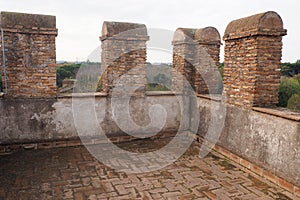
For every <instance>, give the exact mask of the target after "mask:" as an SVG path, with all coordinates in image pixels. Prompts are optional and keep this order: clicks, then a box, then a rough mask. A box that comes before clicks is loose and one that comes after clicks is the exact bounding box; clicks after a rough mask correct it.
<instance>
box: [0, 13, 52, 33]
mask: <svg viewBox="0 0 300 200" xmlns="http://www.w3.org/2000/svg"><path fill="white" fill-rule="evenodd" d="M0 26H1V28H2V29H3V31H4V32H12V33H27V34H46V35H57V29H56V17H55V16H52V15H40V14H29V13H16V12H3V11H2V12H1V13H0Z"/></svg>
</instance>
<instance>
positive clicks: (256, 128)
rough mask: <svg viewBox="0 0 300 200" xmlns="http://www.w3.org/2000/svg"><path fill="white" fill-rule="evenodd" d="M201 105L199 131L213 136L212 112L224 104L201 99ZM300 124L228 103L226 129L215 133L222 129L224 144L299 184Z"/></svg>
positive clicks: (199, 99)
mask: <svg viewBox="0 0 300 200" xmlns="http://www.w3.org/2000/svg"><path fill="white" fill-rule="evenodd" d="M198 104H199V105H200V113H201V116H200V123H199V130H198V134H199V135H201V136H202V137H206V138H209V136H208V135H206V133H207V132H208V129H209V127H210V121H211V120H212V119H211V117H212V115H211V113H212V112H215V110H216V109H217V107H219V104H220V103H219V102H213V101H209V100H207V99H204V98H198ZM277 112H278V111H277ZM283 114H284V113H283ZM299 127H300V122H299V121H295V120H293V119H287V118H286V119H284V118H282V117H278V116H273V115H270V114H266V113H261V112H257V111H253V110H244V109H240V108H237V107H234V106H227V107H226V115H225V124H224V126H223V129H221V130H217V131H216V132H213V133H214V134H215V135H217V136H218V131H221V135H220V136H218V138H219V140H218V143H219V145H220V146H222V147H224V148H226V149H227V150H229V151H231V152H233V153H235V154H237V155H239V156H240V157H243V158H245V159H247V160H250V161H251V162H253V163H255V164H256V165H258V166H260V167H262V168H265V169H267V170H268V171H270V172H272V173H274V174H276V175H277V176H279V177H282V178H284V179H286V180H288V181H290V182H292V183H294V184H295V185H299V184H300V170H299V164H300V163H299V161H300V157H299V152H300V139H299V133H300V129H299ZM211 137H212V138H214V137H213V135H212V136H211Z"/></svg>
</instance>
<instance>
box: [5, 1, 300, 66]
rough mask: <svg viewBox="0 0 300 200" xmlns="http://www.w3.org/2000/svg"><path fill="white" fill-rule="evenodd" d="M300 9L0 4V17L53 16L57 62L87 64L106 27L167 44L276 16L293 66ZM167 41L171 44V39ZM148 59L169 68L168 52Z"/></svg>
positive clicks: (226, 4)
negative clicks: (141, 29)
mask: <svg viewBox="0 0 300 200" xmlns="http://www.w3.org/2000/svg"><path fill="white" fill-rule="evenodd" d="M299 7H300V1H299V0H287V1H282V0H251V1H243V0H215V1H214V0H210V1H208V0H193V1H192V0H184V1H175V0H151V1H144V0H115V1H113V0H106V1H102V0H85V1H84V0H50V1H44V0H0V9H1V10H2V11H14V12H24V13H35V14H48V15H55V16H56V22H57V28H58V33H59V34H58V37H57V40H56V44H57V60H67V61H76V60H86V59H87V58H88V57H89V55H90V54H91V52H93V51H94V50H95V48H97V47H99V45H100V44H101V42H100V41H99V36H100V35H101V27H102V23H103V21H126V22H138V23H144V24H146V26H147V28H148V29H153V28H155V29H154V30H159V29H164V30H163V31H162V33H166V34H165V37H166V38H167V36H170V37H171V35H172V33H173V31H175V30H176V28H178V27H185V28H203V27H206V26H214V27H216V28H217V29H218V30H219V32H220V34H221V37H222V36H223V33H224V31H225V28H226V26H227V25H228V23H229V22H230V21H232V20H234V19H238V18H241V17H246V16H249V15H253V14H257V13H261V12H265V11H276V12H277V13H278V14H279V15H280V16H281V17H282V19H283V22H284V27H285V28H286V29H287V30H288V35H287V36H285V37H284V40H283V42H284V47H283V61H286V62H287V61H288V62H294V61H296V60H297V59H300V52H298V50H299V47H300V26H299V20H300V12H299ZM154 32H155V31H154ZM150 37H151V35H150ZM168 40H170V41H168V43H169V44H170V43H171V38H169V39H168ZM168 48H169V47H168ZM167 50H169V49H167ZM221 51H223V48H222V50H221ZM99 58H100V55H99ZM148 58H149V60H150V61H163V62H171V54H170V52H169V53H168V51H157V50H155V48H154V49H152V50H151V49H149V51H148ZM221 60H223V52H221Z"/></svg>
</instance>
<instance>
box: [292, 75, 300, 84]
mask: <svg viewBox="0 0 300 200" xmlns="http://www.w3.org/2000/svg"><path fill="white" fill-rule="evenodd" d="M293 79H296V80H297V81H298V82H299V83H300V74H297V75H295V76H294V77H293Z"/></svg>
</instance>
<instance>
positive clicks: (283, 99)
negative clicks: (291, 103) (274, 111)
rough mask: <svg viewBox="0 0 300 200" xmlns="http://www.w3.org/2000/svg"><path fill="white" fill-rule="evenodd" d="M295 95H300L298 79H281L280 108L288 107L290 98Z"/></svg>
mask: <svg viewBox="0 0 300 200" xmlns="http://www.w3.org/2000/svg"><path fill="white" fill-rule="evenodd" d="M293 94H300V84H299V82H298V81H297V80H296V79H293V78H287V77H284V78H282V79H281V83H280V87H279V94H278V96H279V103H278V106H280V107H286V106H287V104H288V100H289V98H291V96H292V95H293Z"/></svg>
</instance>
